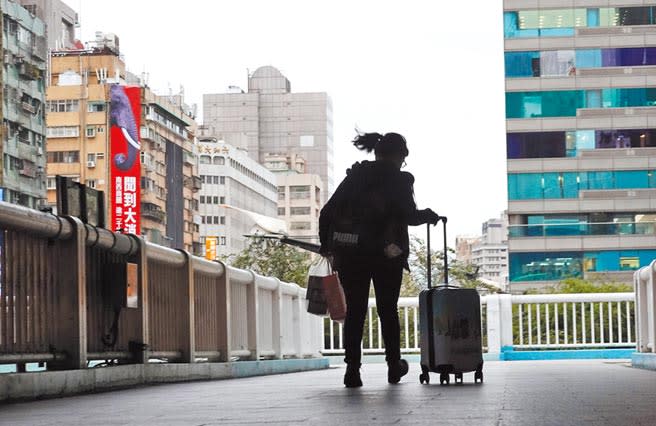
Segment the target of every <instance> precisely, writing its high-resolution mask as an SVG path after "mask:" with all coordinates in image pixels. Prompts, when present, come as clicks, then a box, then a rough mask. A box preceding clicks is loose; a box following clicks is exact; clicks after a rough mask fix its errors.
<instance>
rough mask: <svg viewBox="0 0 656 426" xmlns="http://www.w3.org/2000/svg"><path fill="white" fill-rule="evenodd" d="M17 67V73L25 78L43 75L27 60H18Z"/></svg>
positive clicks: (33, 78)
mask: <svg viewBox="0 0 656 426" xmlns="http://www.w3.org/2000/svg"><path fill="white" fill-rule="evenodd" d="M17 68H18V75H19V76H20V77H22V78H24V79H26V80H38V79H40V78H41V77H42V76H43V71H41V70H40V69H39V68H38V67H36V66H35V65H32V64H30V63H29V62H20V63H19V64H17Z"/></svg>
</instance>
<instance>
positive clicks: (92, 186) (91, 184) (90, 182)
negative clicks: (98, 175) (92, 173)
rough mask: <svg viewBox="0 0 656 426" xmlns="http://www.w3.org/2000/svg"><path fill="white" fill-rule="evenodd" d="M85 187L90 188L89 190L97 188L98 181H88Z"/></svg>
mask: <svg viewBox="0 0 656 426" xmlns="http://www.w3.org/2000/svg"><path fill="white" fill-rule="evenodd" d="M85 185H86V186H88V187H89V188H95V187H96V180H95V179H87V180H86V182H85Z"/></svg>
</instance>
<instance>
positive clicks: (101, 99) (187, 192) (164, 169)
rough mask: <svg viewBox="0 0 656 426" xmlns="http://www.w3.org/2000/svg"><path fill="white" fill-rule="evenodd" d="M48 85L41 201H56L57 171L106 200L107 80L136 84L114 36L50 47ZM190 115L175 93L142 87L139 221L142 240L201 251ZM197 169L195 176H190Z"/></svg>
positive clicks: (194, 251) (192, 121) (197, 189)
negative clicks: (87, 45)
mask: <svg viewBox="0 0 656 426" xmlns="http://www.w3.org/2000/svg"><path fill="white" fill-rule="evenodd" d="M50 74H51V80H50V84H49V87H48V89H47V111H48V114H47V125H48V127H47V136H48V149H47V157H48V165H47V174H48V176H47V186H48V202H49V204H51V205H53V206H54V205H56V191H55V189H56V180H55V177H56V176H57V175H62V176H67V177H71V178H73V179H74V180H76V181H79V182H81V183H83V184H85V185H86V186H88V187H91V188H96V189H98V190H101V191H104V195H105V206H106V223H108V221H109V218H110V217H111V214H110V208H111V203H110V202H109V198H108V197H109V193H110V191H109V188H108V183H109V178H110V163H109V152H110V151H109V147H110V109H111V104H110V102H109V100H110V93H109V87H110V85H111V84H121V85H125V84H131V85H137V84H139V83H140V82H139V80H138V79H136V77H134V76H133V75H131V74H129V73H127V72H126V69H125V63H124V62H123V60H122V59H121V57H120V55H119V50H118V43H117V41H116V38H115V37H114V36H110V35H104V34H99V35H98V36H97V40H96V43H95V46H93V47H90V48H86V49H78V50H59V51H55V52H53V54H52V57H51V73H50ZM195 127H196V124H195V121H194V119H193V116H192V115H190V113H189V112H188V109H187V108H186V107H185V106H184V104H183V103H182V102H180V100H179V99H178V98H176V97H168V96H166V97H163V96H158V95H156V94H155V93H153V92H152V91H151V90H150V88H148V87H147V86H146V85H145V84H142V87H141V129H140V133H141V148H140V158H141V193H140V195H141V205H140V210H141V218H140V220H141V229H142V236H143V237H144V238H145V239H146V240H147V241H151V242H154V243H156V244H161V245H164V246H168V247H172V248H179V249H184V250H187V251H189V252H192V253H200V245H199V230H200V229H199V226H200V216H199V215H198V191H199V189H200V180H199V178H198V177H197V175H196V173H197V164H196V156H195V154H194V149H195V146H194V143H195ZM194 176H196V178H194Z"/></svg>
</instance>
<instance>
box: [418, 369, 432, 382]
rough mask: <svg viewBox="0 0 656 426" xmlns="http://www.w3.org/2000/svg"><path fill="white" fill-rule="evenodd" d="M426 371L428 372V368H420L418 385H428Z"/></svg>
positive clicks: (428, 379)
mask: <svg viewBox="0 0 656 426" xmlns="http://www.w3.org/2000/svg"><path fill="white" fill-rule="evenodd" d="M428 371H429V370H428V367H426V366H425V365H422V366H421V374H420V375H419V383H421V384H422V385H423V384H424V383H425V384H429V383H430V375H429V374H428Z"/></svg>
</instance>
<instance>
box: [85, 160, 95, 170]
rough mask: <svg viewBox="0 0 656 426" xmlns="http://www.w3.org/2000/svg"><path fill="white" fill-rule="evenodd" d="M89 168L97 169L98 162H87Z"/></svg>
mask: <svg viewBox="0 0 656 426" xmlns="http://www.w3.org/2000/svg"><path fill="white" fill-rule="evenodd" d="M87 167H88V168H90V169H92V168H94V167H96V162H95V161H87Z"/></svg>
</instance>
